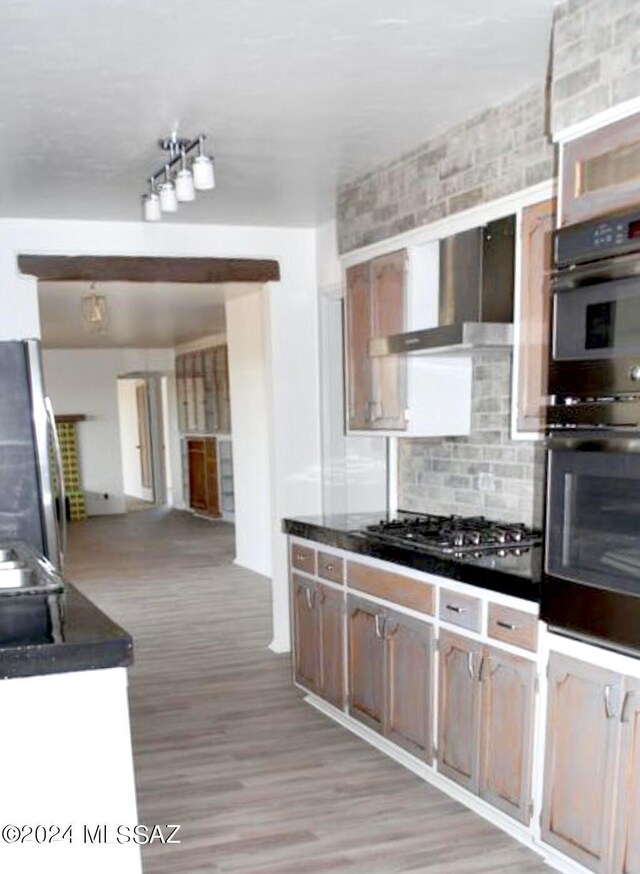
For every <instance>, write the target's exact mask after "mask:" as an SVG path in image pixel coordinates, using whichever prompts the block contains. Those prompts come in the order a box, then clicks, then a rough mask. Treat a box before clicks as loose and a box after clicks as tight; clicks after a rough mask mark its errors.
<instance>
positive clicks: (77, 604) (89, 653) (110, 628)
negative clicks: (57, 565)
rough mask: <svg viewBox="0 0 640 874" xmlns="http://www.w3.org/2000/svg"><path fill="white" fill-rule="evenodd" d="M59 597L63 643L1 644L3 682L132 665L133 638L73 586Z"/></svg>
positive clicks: (0, 660) (0, 601) (0, 657)
mask: <svg viewBox="0 0 640 874" xmlns="http://www.w3.org/2000/svg"><path fill="white" fill-rule="evenodd" d="M22 597H25V598H29V597H32V596H30V595H25V596H22ZM58 597H64V599H65V608H64V610H65V622H64V634H63V637H64V639H62V640H60V641H47V642H37V643H24V644H22V643H12V644H3V643H0V680H2V679H16V678H18V677H36V676H42V675H47V674H63V673H70V672H74V671H94V670H100V669H103V668H119V667H128V666H129V665H131V664H132V663H133V639H132V637H131V635H130V634H128V633H127V632H126V631H125V630H124V629H123V628H121V627H120V626H119V625H117V624H116V623H115V622H114V621H113V620H112V619H110V618H109V617H108V616H107V615H106V614H105V613H103V612H102V610H100V609H99V608H98V607H96V605H95V604H94V603H93V602H92V601H90V600H89V599H88V598H86V597H85V596H84V595H83V594H81V593H80V592H79V591H78V590H77V589H76V588H75V586H73V585H71V584H70V583H66V586H65V593H64V596H58ZM1 609H2V600H1V599H0V610H1Z"/></svg>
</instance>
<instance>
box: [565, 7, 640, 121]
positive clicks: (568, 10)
mask: <svg viewBox="0 0 640 874" xmlns="http://www.w3.org/2000/svg"><path fill="white" fill-rule="evenodd" d="M639 34H640V2H639V0H568V2H566V3H564V4H563V5H562V6H559V7H558V9H557V10H556V14H555V23H554V32H553V62H552V90H551V123H552V128H553V130H554V131H558V130H562V129H563V128H566V127H568V126H570V125H572V124H576V123H577V122H579V121H584V120H585V119H588V118H590V117H591V116H593V115H595V114H596V113H598V112H602V111H603V110H605V109H609V108H610V107H611V106H615V105H616V104H618V103H622V102H624V101H625V100H629V99H631V98H632V97H638V96H640V36H639Z"/></svg>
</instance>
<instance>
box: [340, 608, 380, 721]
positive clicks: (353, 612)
mask: <svg viewBox="0 0 640 874" xmlns="http://www.w3.org/2000/svg"><path fill="white" fill-rule="evenodd" d="M348 611H349V713H350V714H351V715H352V716H354V717H355V718H356V719H360V720H361V721H362V722H364V723H366V724H367V725H368V726H370V727H371V728H375V729H376V730H377V731H381V730H382V722H383V719H382V715H383V708H384V693H383V689H384V686H383V682H384V638H383V636H382V629H383V624H384V623H383V618H384V617H383V614H382V611H381V610H380V609H379V608H378V607H376V606H375V605H374V604H369V603H368V602H366V601H361V600H359V599H358V598H351V597H350V598H349V600H348Z"/></svg>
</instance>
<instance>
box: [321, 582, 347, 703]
mask: <svg viewBox="0 0 640 874" xmlns="http://www.w3.org/2000/svg"><path fill="white" fill-rule="evenodd" d="M317 597H318V600H319V610H320V688H319V693H320V695H322V697H323V698H325V699H326V700H327V701H329V702H330V703H331V704H334V705H335V706H336V707H339V708H340V709H342V708H343V707H344V599H343V596H342V593H341V592H336V591H335V589H330V588H329V587H328V586H323V585H321V584H318V586H317Z"/></svg>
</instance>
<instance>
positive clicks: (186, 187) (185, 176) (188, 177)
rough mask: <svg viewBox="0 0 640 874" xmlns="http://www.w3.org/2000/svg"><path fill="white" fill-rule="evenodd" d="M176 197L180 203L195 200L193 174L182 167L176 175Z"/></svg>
mask: <svg viewBox="0 0 640 874" xmlns="http://www.w3.org/2000/svg"><path fill="white" fill-rule="evenodd" d="M176 197H177V198H178V200H179V202H180V203H187V202H188V201H190V200H195V199H196V190H195V186H194V181H193V173H192V172H191V170H189V168H188V167H183V168H182V170H178V172H177V174H176Z"/></svg>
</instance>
